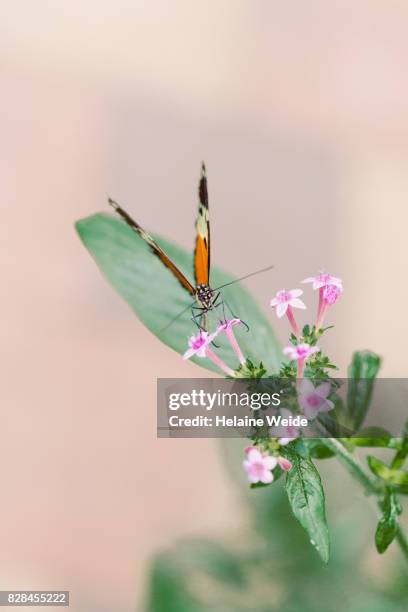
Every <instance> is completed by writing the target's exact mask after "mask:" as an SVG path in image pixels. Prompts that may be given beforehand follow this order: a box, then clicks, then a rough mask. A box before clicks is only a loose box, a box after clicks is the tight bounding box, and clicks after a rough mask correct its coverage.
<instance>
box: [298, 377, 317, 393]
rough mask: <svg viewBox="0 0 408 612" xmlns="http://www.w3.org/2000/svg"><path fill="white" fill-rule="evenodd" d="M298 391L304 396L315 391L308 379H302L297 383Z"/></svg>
mask: <svg viewBox="0 0 408 612" xmlns="http://www.w3.org/2000/svg"><path fill="white" fill-rule="evenodd" d="M298 389H299V393H301V395H306V394H308V393H313V391H315V388H314V385H313V383H312V381H311V380H310V378H302V381H301V382H300V383H299V386H298Z"/></svg>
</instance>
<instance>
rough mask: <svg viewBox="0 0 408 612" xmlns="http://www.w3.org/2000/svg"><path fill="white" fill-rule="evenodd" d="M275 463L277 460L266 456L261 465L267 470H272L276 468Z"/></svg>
mask: <svg viewBox="0 0 408 612" xmlns="http://www.w3.org/2000/svg"><path fill="white" fill-rule="evenodd" d="M277 463H278V460H277V459H276V457H271V455H268V456H267V457H264V458H263V464H264V466H265V467H266V469H268V470H273V469H274V468H275V467H276V464H277Z"/></svg>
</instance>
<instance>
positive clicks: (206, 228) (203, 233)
mask: <svg viewBox="0 0 408 612" xmlns="http://www.w3.org/2000/svg"><path fill="white" fill-rule="evenodd" d="M198 198H199V203H198V217H197V222H196V230H197V237H196V243H195V251H194V276H195V281H196V286H198V285H209V280H210V220H209V213H208V191H207V173H206V169H205V165H204V163H203V164H202V166H201V177H200V183H199V187H198Z"/></svg>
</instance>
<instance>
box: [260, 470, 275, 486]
mask: <svg viewBox="0 0 408 612" xmlns="http://www.w3.org/2000/svg"><path fill="white" fill-rule="evenodd" d="M259 480H260V481H261V482H263V483H264V484H269V483H270V482H272V480H273V474H272V472H270V471H269V470H265V471H264V473H263V474H262V476H261V477H260V479H259Z"/></svg>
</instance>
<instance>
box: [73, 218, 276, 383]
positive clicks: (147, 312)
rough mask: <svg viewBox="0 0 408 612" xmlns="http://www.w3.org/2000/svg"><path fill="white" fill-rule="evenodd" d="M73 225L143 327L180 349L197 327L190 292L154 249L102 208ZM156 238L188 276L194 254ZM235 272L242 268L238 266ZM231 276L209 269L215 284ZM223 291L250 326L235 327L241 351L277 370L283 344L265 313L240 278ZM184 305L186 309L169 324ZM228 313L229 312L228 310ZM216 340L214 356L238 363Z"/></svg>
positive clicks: (200, 362)
mask: <svg viewBox="0 0 408 612" xmlns="http://www.w3.org/2000/svg"><path fill="white" fill-rule="evenodd" d="M76 229H77V231H78V233H79V236H80V238H81V240H82V242H83V243H84V245H85V246H86V248H87V249H88V250H89V252H90V253H91V255H92V256H93V258H94V259H95V261H96V263H97V265H98V267H99V269H100V270H101V272H102V274H103V275H104V276H105V278H106V279H107V280H108V281H109V282H110V284H111V285H112V286H113V287H114V288H115V289H116V291H117V292H118V293H119V294H120V295H121V296H122V297H123V298H124V299H125V300H126V302H127V303H128V304H129V305H130V307H131V308H132V309H133V310H134V312H135V313H136V314H137V316H138V317H139V318H140V320H141V321H142V322H143V323H144V324H145V325H146V327H148V328H149V329H150V331H152V332H153V333H154V334H155V335H156V336H157V337H158V338H159V339H160V340H161V341H162V342H164V343H165V344H167V345H168V346H170V347H171V348H173V349H174V350H175V351H177V352H178V353H180V354H182V353H184V352H185V350H186V348H187V339H188V337H189V336H190V335H191V334H192V333H195V332H196V329H197V328H196V326H195V324H194V323H193V322H192V321H191V309H190V308H188V305H189V304H191V303H192V300H191V296H189V294H188V293H187V292H186V291H185V290H184V289H183V288H182V287H181V286H180V284H179V283H178V281H177V279H176V278H175V277H174V276H173V274H172V273H171V272H170V271H169V270H167V269H166V268H165V266H163V264H162V263H161V261H160V260H159V259H158V258H157V257H155V256H154V255H153V254H152V252H151V250H150V248H149V246H148V245H147V244H146V242H145V241H144V240H143V239H142V238H141V237H140V236H138V235H137V234H136V233H135V232H133V231H132V230H131V229H130V228H129V227H128V226H127V225H126V224H125V223H124V222H123V221H121V220H120V219H116V218H115V217H113V216H111V215H108V214H104V213H98V214H96V215H93V216H91V217H87V218H86V219H82V220H80V221H78V222H77V223H76ZM155 239H156V240H157V242H158V243H159V244H160V246H161V247H162V248H163V249H164V250H165V251H166V253H167V254H168V256H169V257H170V258H171V259H172V260H173V261H174V263H175V264H176V265H177V266H178V267H179V268H180V269H181V270H182V271H183V272H184V273H185V274H186V276H187V277H189V278H190V279H191V277H192V275H191V274H190V271H191V270H192V254H191V253H189V252H187V251H185V250H183V249H181V248H180V247H177V246H175V245H174V244H172V243H170V242H168V241H167V240H164V239H163V238H160V237H159V236H155ZM239 272H240V273H241V272H246V270H241V269H240V270H239ZM232 280H234V278H233V277H232V276H230V275H229V274H226V273H225V272H223V271H221V270H220V269H218V268H215V267H213V268H212V269H211V283H212V286H213V287H214V288H215V287H218V286H220V285H223V284H225V283H228V282H230V281H232ZM222 295H223V298H224V300H225V301H226V302H227V304H228V305H229V306H230V308H231V309H232V311H233V313H234V315H236V316H238V317H239V318H240V319H242V320H243V321H245V323H247V325H249V327H250V331H249V332H246V331H245V329H244V328H243V326H241V327H239V328H237V327H236V328H235V329H234V333H235V331H236V336H237V339H238V341H239V343H240V346H241V348H242V351H243V353H244V355H245V356H247V357H249V358H250V359H251V360H252V361H253V362H255V363H259V362H260V361H261V360H262V361H263V363H264V365H265V367H266V368H267V369H268V370H269V371H277V370H278V369H279V364H280V361H281V349H280V347H279V345H278V343H277V341H276V338H275V336H274V333H273V331H272V328H271V326H270V324H269V322H268V320H267V318H266V316H265V315H264V314H263V313H262V311H261V310H260V309H259V307H258V306H257V304H256V303H255V301H254V300H253V298H252V297H251V295H250V294H249V293H248V291H247V290H246V289H244V287H242V286H241V285H240V284H239V283H236V284H234V285H232V286H230V287H225V289H223V290H222ZM183 308H184V309H186V310H185V312H184V313H183V314H182V315H181V316H180V317H179V318H177V319H176V320H175V321H174V322H173V323H172V324H171V325H170V326H168V325H169V322H170V321H172V319H173V318H175V317H177V315H179V314H180V312H181V311H182V310H183ZM227 316H231V313H228V314H227ZM218 343H219V344H220V347H219V348H218V349H217V353H218V355H219V356H220V357H221V358H222V359H223V360H225V362H226V363H228V365H230V366H231V367H238V365H239V364H238V363H237V359H236V357H235V355H234V353H233V352H232V349H231V347H230V346H229V344H228V342H226V340H225V339H223V338H221V337H220V342H218V339H217V344H218ZM193 361H195V362H196V363H197V364H198V365H200V366H202V367H204V368H207V369H208V370H212V371H216V372H218V371H219V370H218V368H216V366H214V365H213V364H212V363H211V362H210V361H209V360H208V359H199V358H194V359H193Z"/></svg>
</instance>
